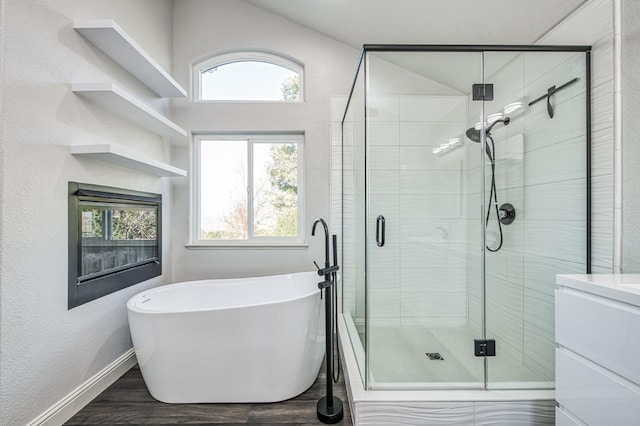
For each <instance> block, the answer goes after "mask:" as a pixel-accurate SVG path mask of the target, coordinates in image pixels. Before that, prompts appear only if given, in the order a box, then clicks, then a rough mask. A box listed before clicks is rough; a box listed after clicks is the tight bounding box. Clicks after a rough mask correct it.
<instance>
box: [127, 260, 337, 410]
mask: <svg viewBox="0 0 640 426" xmlns="http://www.w3.org/2000/svg"><path fill="white" fill-rule="evenodd" d="M320 281H321V277H318V275H317V274H316V273H315V272H303V273H295V274H288V275H277V276H268V277H257V278H240V279H223V280H204V281H190V282H184V283H178V284H171V285H166V286H162V287H156V288H153V289H150V290H147V291H144V292H142V293H139V294H137V295H136V296H134V297H132V298H131V299H129V301H128V302H127V310H128V313H129V327H130V329H131V337H132V338H133V345H134V347H135V352H136V356H137V358H138V364H139V365H140V370H141V371H142V376H143V377H144V381H145V383H146V384H147V387H148V389H149V392H150V393H151V395H152V396H153V397H154V398H155V399H157V400H159V401H162V402H168V403H201V402H275V401H282V400H285V399H289V398H292V397H294V396H296V395H298V394H300V393H302V392H304V391H305V390H306V389H308V388H309V387H310V386H311V385H312V384H313V382H314V381H315V379H316V377H317V376H318V371H319V370H320V365H321V363H322V359H323V357H324V338H325V336H324V335H325V332H324V310H323V309H322V305H321V301H320V290H318V285H317V284H318V282H320Z"/></svg>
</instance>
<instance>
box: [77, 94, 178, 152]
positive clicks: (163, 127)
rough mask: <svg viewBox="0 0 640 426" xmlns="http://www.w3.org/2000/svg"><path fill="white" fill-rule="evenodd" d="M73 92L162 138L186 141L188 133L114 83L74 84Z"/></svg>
mask: <svg viewBox="0 0 640 426" xmlns="http://www.w3.org/2000/svg"><path fill="white" fill-rule="evenodd" d="M71 90H72V91H73V92H74V93H76V94H77V95H80V96H83V97H85V98H87V99H89V100H91V101H93V102H95V103H96V104H98V105H100V106H102V107H103V108H105V109H107V110H109V111H111V112H112V113H114V114H116V115H119V116H120V117H122V118H124V119H126V120H129V121H132V122H134V123H136V124H138V125H140V126H142V127H144V128H146V129H147V130H150V131H152V132H154V133H155V134H157V135H160V136H168V137H171V138H176V139H180V140H184V139H186V137H187V131H186V130H184V129H183V128H182V127H180V126H178V125H177V124H175V123H174V122H173V121H171V120H169V119H168V118H166V117H165V116H163V115H162V114H160V113H159V112H158V111H156V110H154V109H153V108H151V107H150V106H149V105H147V104H146V103H144V102H143V101H141V100H140V99H138V98H137V97H135V96H134V95H132V94H131V93H129V92H127V91H126V90H124V89H123V88H122V87H120V86H118V85H116V84H114V83H73V84H72V85H71Z"/></svg>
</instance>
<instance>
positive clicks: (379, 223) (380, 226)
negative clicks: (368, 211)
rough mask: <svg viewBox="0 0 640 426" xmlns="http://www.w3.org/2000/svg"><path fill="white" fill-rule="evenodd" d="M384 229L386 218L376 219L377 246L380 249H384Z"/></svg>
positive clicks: (380, 216) (379, 217)
mask: <svg viewBox="0 0 640 426" xmlns="http://www.w3.org/2000/svg"><path fill="white" fill-rule="evenodd" d="M384 228H385V225H384V216H382V215H379V216H378V217H377V218H376V244H378V247H382V246H383V245H384V233H385V229H384Z"/></svg>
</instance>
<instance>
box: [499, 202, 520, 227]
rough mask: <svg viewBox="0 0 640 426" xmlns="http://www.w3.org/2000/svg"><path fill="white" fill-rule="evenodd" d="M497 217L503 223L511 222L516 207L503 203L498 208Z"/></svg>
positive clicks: (514, 215) (514, 216)
mask: <svg viewBox="0 0 640 426" xmlns="http://www.w3.org/2000/svg"><path fill="white" fill-rule="evenodd" d="M498 218H499V219H500V223H502V224H503V225H509V224H511V223H512V222H513V221H514V220H515V218H516V208H515V207H513V205H511V204H509V203H504V204H503V205H501V206H500V208H499V209H498Z"/></svg>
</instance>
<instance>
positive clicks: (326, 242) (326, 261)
mask: <svg viewBox="0 0 640 426" xmlns="http://www.w3.org/2000/svg"><path fill="white" fill-rule="evenodd" d="M318 223H321V224H322V227H323V228H324V267H325V268H328V267H329V265H330V263H329V228H328V227H327V222H325V221H324V219H322V218H321V217H319V218H317V219H316V220H315V221H314V222H313V227H312V228H311V235H312V236H313V235H316V226H317V225H318ZM323 275H324V274H323Z"/></svg>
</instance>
